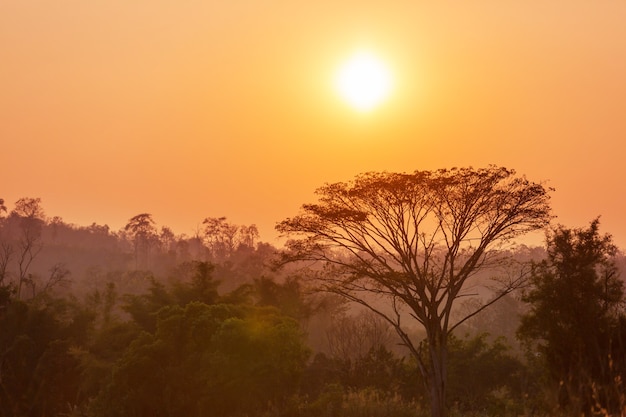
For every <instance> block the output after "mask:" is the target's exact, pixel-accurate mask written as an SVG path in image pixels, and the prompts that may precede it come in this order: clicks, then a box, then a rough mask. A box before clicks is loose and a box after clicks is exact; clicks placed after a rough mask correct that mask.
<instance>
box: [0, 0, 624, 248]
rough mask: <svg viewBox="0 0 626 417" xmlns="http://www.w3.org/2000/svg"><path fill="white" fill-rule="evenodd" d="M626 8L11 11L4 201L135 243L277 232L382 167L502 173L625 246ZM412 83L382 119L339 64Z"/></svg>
mask: <svg viewBox="0 0 626 417" xmlns="http://www.w3.org/2000/svg"><path fill="white" fill-rule="evenodd" d="M624 22H626V2H623V1H618V0H606V1H604V0H599V1H596V2H590V1H588V0H585V1H580V0H568V1H563V0H553V1H549V2H545V1H539V0H537V1H532V0H531V1H524V2H521V1H517V0H515V1H513V0H493V1H487V0H483V1H481V0H478V1H472V2H458V1H451V0H443V1H437V2H433V1H419V0H412V1H387V2H381V1H368V0H359V1H353V0H344V1H330V0H317V1H306V2H305V1H284V0H264V1H260V0H237V1H215V0H204V1H193V0H184V1H177V2H174V1H171V0H149V1H148V0H134V1H127V0H89V1H87V0H65V1H55V2H53V1H49V0H0V198H4V199H5V201H6V203H7V205H8V206H9V208H11V207H12V205H13V203H14V202H15V201H16V200H17V199H19V198H21V197H39V198H41V199H42V204H43V207H44V209H45V211H46V214H47V215H48V216H60V217H62V218H63V220H64V221H66V222H68V223H73V224H76V225H83V226H86V225H90V224H91V223H93V222H95V223H97V224H108V225H109V226H110V227H111V228H112V229H114V230H119V229H120V228H122V227H123V226H124V225H125V224H126V222H127V221H128V220H129V219H130V218H131V217H133V216H134V215H136V214H139V213H151V214H152V216H153V218H154V220H155V221H156V222H157V224H158V225H159V226H168V227H171V228H172V229H173V230H174V231H175V232H176V233H185V234H187V235H193V234H194V233H195V231H196V230H197V229H198V227H199V226H200V225H201V223H202V220H203V219H204V218H206V217H221V216H226V217H227V218H228V220H229V221H230V222H232V223H234V224H241V225H250V224H256V225H257V226H258V228H259V230H260V233H261V239H262V240H265V241H269V242H271V243H275V242H278V240H276V233H275V232H274V225H275V224H276V223H277V222H279V221H281V220H283V219H285V218H287V217H291V216H293V215H295V214H297V213H298V209H299V207H300V206H301V205H302V204H303V203H310V202H314V201H315V195H314V190H315V189H316V188H317V187H319V186H321V185H323V184H324V183H327V182H336V181H346V180H350V179H351V178H353V177H354V176H355V175H357V174H359V173H362V172H368V171H389V172H413V171H414V170H434V169H439V168H451V167H455V166H456V167H461V166H473V167H476V168H478V167H484V166H487V165H489V164H495V165H498V166H505V167H507V168H512V169H515V170H516V171H517V172H518V173H519V174H521V175H525V176H526V177H527V178H528V179H529V180H531V181H535V182H546V185H548V186H550V187H554V188H555V190H556V191H554V192H553V194H552V207H553V210H554V214H555V215H556V216H557V218H556V222H557V223H561V224H563V225H565V226H566V227H584V226H586V225H588V224H589V222H590V221H591V220H593V219H594V218H596V217H597V216H601V230H602V231H603V232H607V233H611V234H612V235H613V236H614V238H615V241H616V242H617V243H618V245H620V246H621V247H623V248H626V221H625V220H624V215H625V213H626V196H625V188H626V187H625V185H624V179H626V163H625V158H626V152H624V150H625V147H626V145H625V144H624V142H625V141H626V24H624ZM359 48H367V49H368V50H370V51H373V52H374V53H375V54H376V55H377V56H378V57H379V58H380V59H381V60H383V61H384V62H385V63H386V65H387V66H388V67H389V68H390V71H391V72H392V73H393V84H394V89H393V91H392V93H391V95H390V97H389V98H388V99H387V100H386V101H385V102H384V103H382V104H381V105H380V106H379V107H378V108H376V109H374V110H372V111H371V112H369V113H365V114H364V113H359V112H357V111H355V110H354V109H352V108H350V107H349V106H348V105H346V103H345V102H343V101H342V100H341V99H340V98H339V97H338V94H337V92H336V91H335V90H334V87H333V82H332V80H333V76H334V74H335V72H336V71H337V68H338V67H339V66H340V65H341V64H342V62H343V61H345V60H346V59H347V58H348V57H349V56H350V55H351V54H353V53H354V51H355V50H358V49H359Z"/></svg>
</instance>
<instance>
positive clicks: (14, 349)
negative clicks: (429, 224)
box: [0, 178, 626, 417]
mask: <svg viewBox="0 0 626 417" xmlns="http://www.w3.org/2000/svg"><path fill="white" fill-rule="evenodd" d="M378 180H380V178H379V179H378ZM522 185H523V186H526V185H525V184H522ZM333 190H335V191H336V189H333ZM318 214H319V213H318ZM327 214H328V212H324V215H327ZM334 215H336V213H335V214H334ZM341 215H342V216H343V215H346V213H345V212H344V211H342V212H341ZM348 217H349V218H351V219H353V220H354V219H356V220H362V218H361V217H359V216H356V215H355V213H350V214H349V216H348ZM348 217H344V220H345V218H348ZM295 220H298V221H303V220H302V219H290V220H289V221H291V223H290V226H293V225H294V224H295ZM303 224H304V223H298V226H302V225H303ZM305 226H307V227H309V226H310V224H309V223H306V224H305ZM318 226H319V225H318ZM285 227H286V226H285V223H283V228H285ZM298 248H300V249H302V246H298ZM316 248H318V247H316ZM291 249H293V246H292V247H291ZM293 253H294V252H293V251H290V250H288V248H277V247H274V246H272V245H271V244H268V243H265V242H263V241H262V240H261V236H259V233H258V231H257V229H256V227H255V226H254V225H236V224H232V223H230V222H229V221H228V219H227V218H226V217H222V218H207V219H204V220H203V221H202V224H201V227H200V228H199V229H198V231H197V233H196V234H195V235H193V236H187V235H177V234H176V233H175V232H174V231H173V230H171V229H170V228H168V227H167V226H160V225H158V224H157V223H156V221H155V219H153V217H152V215H151V214H149V213H141V214H138V215H136V216H134V217H132V218H130V219H129V220H128V223H127V224H126V225H125V226H124V227H123V228H122V229H120V230H111V229H110V228H109V227H108V226H106V225H98V224H95V223H94V224H91V225H89V226H80V225H74V224H68V223H66V222H64V221H63V219H62V218H61V217H49V216H48V215H47V213H46V212H45V209H44V206H43V203H42V202H41V200H40V199H38V198H22V199H20V200H18V201H16V202H14V204H13V205H11V204H9V203H8V202H5V201H4V200H1V199H0V416H2V417H18V416H20V417H22V416H33V417H35V416H37V417H39V416H41V417H43V416H93V417H99V416H190V417H191V416H268V417H269V416H303V417H305V416H306V417H309V416H311V417H313V416H346V417H348V416H349V417H352V416H381V417H382V416H427V415H431V413H432V407H431V401H432V395H431V392H430V391H429V387H428V384H427V383H426V381H425V380H424V376H423V375H424V373H423V372H420V366H424V363H426V364H427V363H428V361H427V360H426V359H425V358H426V355H428V352H429V350H428V346H427V343H426V341H427V340H428V339H427V334H426V333H425V330H424V329H423V328H421V327H420V326H418V325H414V326H409V328H408V329H409V330H408V331H407V333H406V337H407V338H409V339H410V340H411V341H412V343H414V346H415V352H410V351H409V350H408V349H407V346H406V343H404V342H403V340H402V337H400V336H399V334H398V332H397V331H396V330H397V329H394V326H393V325H391V324H390V323H389V322H388V321H386V320H385V319H384V318H382V317H381V315H378V314H375V313H374V312H372V310H371V309H369V308H364V307H363V305H360V304H359V303H356V304H355V303H349V302H347V301H346V299H345V297H341V296H340V295H338V292H337V291H334V292H333V291H323V290H322V287H320V286H318V285H316V284H315V283H319V282H320V280H319V279H320V276H321V275H322V276H323V275H324V274H332V273H336V272H337V271H331V270H328V269H325V268H323V266H322V265H321V264H319V262H318V263H303V259H299V260H294V259H290V262H288V263H284V261H285V259H286V255H289V254H292V255H293ZM490 253H491V252H490ZM340 255H341V254H339V255H337V256H340ZM333 256H334V255H333ZM436 259H439V258H437V257H436V256H435V255H433V262H435V260H436ZM498 259H506V260H507V261H508V262H507V263H506V265H507V268H509V267H512V266H514V268H515V271H516V272H518V273H520V274H523V277H524V278H525V279H524V281H523V283H522V282H519V284H520V285H517V282H516V285H515V286H514V287H510V288H507V291H506V293H498V292H497V290H495V289H494V288H493V287H490V285H489V283H490V282H491V279H492V278H493V274H494V270H493V269H491V270H486V271H481V270H478V271H477V273H476V274H474V275H472V276H471V282H470V281H468V282H469V284H470V285H469V289H470V290H469V291H468V292H466V293H463V294H461V295H459V296H457V303H456V305H455V308H454V310H452V311H451V313H450V314H451V316H452V317H453V318H454V317H468V316H469V317H468V318H467V319H466V320H465V319H464V320H463V322H462V323H461V324H460V325H459V326H458V327H456V328H454V331H453V332H452V333H451V335H450V337H449V339H448V340H447V346H446V354H447V360H446V364H447V365H446V366H447V370H446V374H447V384H446V386H445V391H446V392H445V398H446V401H445V410H444V411H443V412H442V414H441V415H451V416H457V415H463V416H520V415H528V416H530V415H535V416H548V415H581V414H583V415H624V413H625V412H626V396H625V395H626V391H625V390H624V386H623V381H624V379H625V378H626V314H625V312H624V300H625V299H624V291H623V282H622V280H621V278H620V272H621V271H622V270H623V267H624V264H625V260H624V259H625V258H624V256H623V254H622V253H621V252H620V251H619V250H618V248H616V247H615V245H614V244H613V242H612V240H611V237H610V235H608V234H603V233H601V232H600V223H599V221H598V220H597V219H596V220H593V221H591V223H590V224H589V225H586V226H584V227H582V228H571V229H570V228H567V227H565V226H551V227H550V228H549V229H548V233H547V239H546V244H545V247H527V246H523V245H522V246H510V247H507V248H500V249H498ZM498 265H499V266H498V268H500V269H496V270H495V271H496V272H497V271H500V272H501V271H503V269H502V268H503V265H504V264H498ZM507 271H508V269H507ZM520 276H522V275H520ZM326 277H327V278H328V275H327V276H326ZM469 278H470V277H468V279H469ZM351 282H354V281H351ZM521 284H523V285H521ZM490 288H491V289H490ZM327 289H328V288H327ZM494 296H497V298H498V302H496V303H493V305H490V306H489V308H484V309H483V308H482V307H483V306H486V305H487V304H489V302H490V300H492V299H494ZM364 297H365V300H366V301H367V303H370V304H371V305H374V306H378V305H379V304H377V303H378V302H379V300H378V299H377V298H376V295H375V294H373V295H372V294H370V295H365V296H364ZM382 305H384V304H382ZM377 308H378V307H377ZM381 308H382V307H381ZM399 311H401V314H400V315H398V321H400V319H401V318H402V320H405V317H406V318H410V316H411V314H412V313H411V312H410V311H402V310H399ZM474 311H477V313H476V314H473V313H471V314H468V312H474ZM404 315H406V316H404ZM401 316H402V317H401ZM403 323H404V321H403ZM414 354H417V355H423V357H424V362H423V363H422V362H421V361H420V360H419V359H420V357H418V358H417V359H416V357H415V355H414ZM425 366H428V365H425Z"/></svg>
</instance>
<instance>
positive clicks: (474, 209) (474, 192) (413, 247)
mask: <svg viewBox="0 0 626 417" xmlns="http://www.w3.org/2000/svg"><path fill="white" fill-rule="evenodd" d="M548 191H549V190H548V189H546V188H544V186H543V185H542V184H537V183H532V182H529V181H528V180H526V179H525V178H524V177H519V176H516V175H515V172H514V171H511V170H508V169H506V168H500V167H495V166H490V167H488V168H483V169H473V168H461V169H456V168H455V169H452V170H439V171H433V172H431V171H416V172H414V173H412V174H404V173H366V174H362V175H359V176H357V177H356V178H355V179H354V180H353V181H351V182H349V183H335V184H327V185H325V186H323V187H321V188H319V189H318V190H317V195H318V196H319V202H318V203H317V204H305V205H303V206H302V212H301V214H299V215H298V216H296V217H294V218H289V219H286V220H284V221H282V222H281V223H279V224H278V225H277V227H276V228H277V230H278V231H279V232H281V233H283V235H287V236H291V237H292V240H290V241H288V243H287V248H288V252H287V253H286V254H285V259H284V261H285V262H287V261H298V260H300V261H314V262H321V263H322V265H324V267H325V268H324V269H323V270H322V271H320V272H319V273H318V274H317V279H318V281H317V282H318V283H319V289H320V290H323V291H329V292H333V293H336V294H339V295H341V296H343V297H345V298H346V299H348V300H351V301H353V302H356V303H359V304H361V305H363V306H365V307H367V308H369V309H370V310H371V311H373V312H375V313H376V314H378V315H379V316H380V317H382V318H383V319H384V320H386V321H387V322H388V323H389V324H390V325H391V326H392V327H393V328H394V329H395V331H396V332H397V333H398V335H399V337H400V339H401V340H402V343H403V344H404V345H406V347H407V348H408V349H409V351H410V352H411V354H412V356H414V358H415V359H416V361H417V363H418V365H419V369H420V371H421V373H422V375H423V377H424V382H425V384H426V386H427V388H428V389H429V392H430V399H431V411H432V415H433V416H434V417H442V416H445V415H446V413H447V410H446V405H445V390H446V379H447V370H446V367H447V354H448V348H447V341H448V337H449V335H450V333H451V332H452V331H453V330H454V329H455V328H456V327H457V326H458V325H459V324H460V323H462V322H464V321H465V320H467V319H468V318H469V317H472V316H473V315H475V314H477V312H478V311H481V310H482V309H484V308H486V307H487V306H489V305H490V304H492V303H493V302H495V301H496V300H497V299H498V298H500V297H502V296H504V295H505V294H508V293H509V292H511V291H512V290H513V289H514V288H516V287H518V286H519V285H520V284H521V283H522V281H523V277H521V276H518V277H517V278H509V279H508V280H506V281H504V282H502V283H501V286H500V287H499V288H498V290H497V292H496V293H495V297H494V298H493V299H492V300H491V301H489V302H486V303H484V304H482V305H481V306H480V307H479V308H478V310H475V311H472V312H469V313H468V314H467V315H466V316H465V317H462V318H460V319H459V320H458V321H456V322H453V318H452V315H451V313H452V307H453V305H454V303H455V301H456V300H458V299H459V298H460V297H462V296H464V295H465V293H464V291H466V290H467V289H466V284H468V280H469V279H470V278H471V277H472V276H473V275H475V274H476V273H477V272H478V271H480V270H484V269H486V268H489V267H493V266H494V265H499V266H501V265H502V261H503V258H502V256H499V255H501V254H502V253H504V252H502V251H494V250H492V249H498V248H501V247H503V245H504V244H506V243H509V242H511V241H512V240H513V239H514V238H516V237H518V236H520V235H522V234H524V233H526V232H529V231H532V230H537V229H540V228H543V227H544V226H546V225H547V224H548V223H549V221H550V217H551V216H550V207H549V195H548ZM294 237H295V238H294ZM381 300H382V301H383V302H382V303H381ZM415 322H417V323H419V324H420V325H421V326H423V327H424V330H425V333H426V339H425V344H424V345H425V346H426V352H422V350H421V349H420V341H417V340H412V338H411V337H410V335H409V334H410V333H409V332H410V326H411V324H412V323H415Z"/></svg>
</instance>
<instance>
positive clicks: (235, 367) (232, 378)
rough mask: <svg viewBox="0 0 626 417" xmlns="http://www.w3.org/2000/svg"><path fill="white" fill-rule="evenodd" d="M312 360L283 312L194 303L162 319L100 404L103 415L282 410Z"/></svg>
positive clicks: (131, 352) (136, 346) (130, 354)
mask: <svg viewBox="0 0 626 417" xmlns="http://www.w3.org/2000/svg"><path fill="white" fill-rule="evenodd" d="M307 357H308V350H307V348H306V347H305V346H304V344H303V343H302V334H301V332H300V330H299V326H298V324H297V323H296V322H295V321H294V320H293V319H290V318H287V317H285V316H282V315H280V314H279V313H278V311H276V310H275V309H267V308H253V307H244V306H233V305H223V304H221V305H212V306H208V305H206V304H202V303H190V304H188V305H187V306H186V307H184V308H182V307H179V306H172V307H168V308H164V309H162V310H161V311H160V312H159V314H158V319H157V330H156V332H155V333H154V334H150V333H147V332H144V333H142V334H141V335H140V336H139V337H138V338H137V339H136V340H134V341H133V343H132V344H131V345H130V347H129V348H128V349H127V351H126V352H125V354H124V356H123V357H122V359H121V360H120V361H119V362H118V364H117V365H116V367H115V369H114V371H113V374H112V377H111V380H110V383H109V385H108V386H107V388H106V389H105V390H103V391H102V392H101V393H100V395H99V396H98V397H97V398H96V401H95V402H94V405H93V411H94V413H95V415H97V416H118V415H125V416H149V415H150V416H152V415H164V416H179V415H185V416H203V415H221V416H229V415H239V414H243V413H250V412H252V411H254V410H262V409H266V408H267V407H268V405H269V404H280V403H282V402H284V401H285V400H286V398H287V397H288V396H289V395H291V394H292V393H293V391H294V389H295V388H296V387H297V386H298V382H299V377H300V374H301V372H302V370H303V368H304V364H305V361H306V359H307Z"/></svg>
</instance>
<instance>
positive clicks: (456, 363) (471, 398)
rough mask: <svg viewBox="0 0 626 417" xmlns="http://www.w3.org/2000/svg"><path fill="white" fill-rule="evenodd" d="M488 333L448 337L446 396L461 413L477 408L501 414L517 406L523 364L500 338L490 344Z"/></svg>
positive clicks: (489, 413)
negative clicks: (510, 353)
mask: <svg viewBox="0 0 626 417" xmlns="http://www.w3.org/2000/svg"><path fill="white" fill-rule="evenodd" d="M487 337H488V335H487V334H482V335H479V336H477V337H474V338H471V339H459V338H456V337H451V338H450V342H449V345H448V348H449V353H448V354H449V366H448V381H449V382H448V398H449V399H450V403H451V404H453V406H454V408H455V409H456V410H458V411H460V412H462V413H468V412H471V411H477V410H480V411H483V412H485V413H486V414H487V415H504V414H505V412H507V411H509V410H507V409H510V408H511V407H513V408H519V403H520V401H519V400H521V398H520V397H521V392H520V391H521V390H520V387H521V377H522V370H523V366H522V364H521V362H520V361H519V360H518V359H516V358H514V357H513V356H510V355H509V354H508V350H509V347H508V346H506V345H505V344H504V341H503V340H502V339H496V340H495V341H494V342H493V343H492V344H491V345H489V344H488V342H487ZM503 397H506V398H503ZM512 399H515V400H517V405H513V403H511V401H510V400H512ZM518 411H519V410H518Z"/></svg>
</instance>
